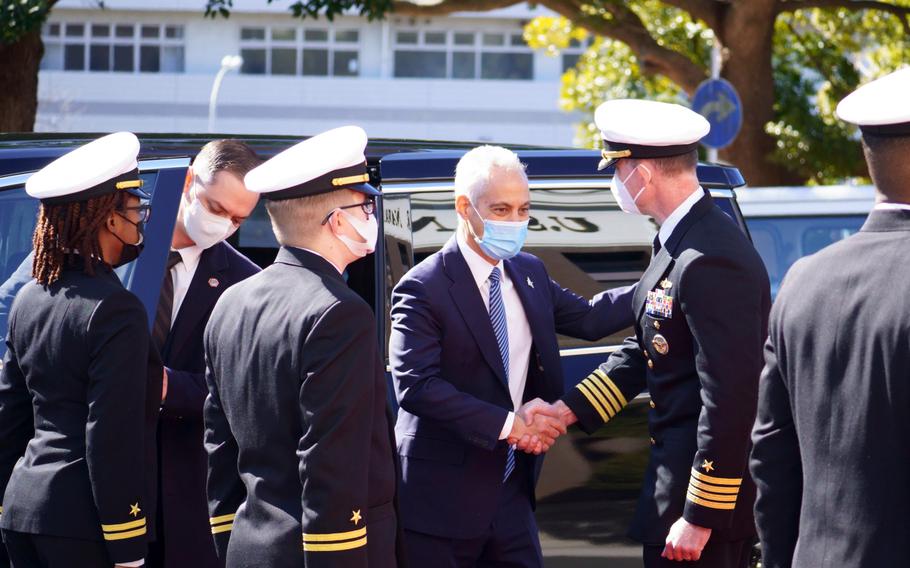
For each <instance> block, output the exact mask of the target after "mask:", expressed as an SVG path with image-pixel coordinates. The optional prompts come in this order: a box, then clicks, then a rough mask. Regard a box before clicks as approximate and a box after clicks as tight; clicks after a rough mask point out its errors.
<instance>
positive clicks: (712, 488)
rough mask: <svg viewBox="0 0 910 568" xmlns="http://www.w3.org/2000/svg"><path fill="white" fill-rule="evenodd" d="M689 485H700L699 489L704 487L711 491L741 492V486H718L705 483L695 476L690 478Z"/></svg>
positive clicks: (736, 493) (734, 493) (735, 493)
mask: <svg viewBox="0 0 910 568" xmlns="http://www.w3.org/2000/svg"><path fill="white" fill-rule="evenodd" d="M689 487H698V488H699V489H703V490H705V491H707V492H709V493H727V494H733V495H738V494H739V487H717V486H716V485H708V484H707V483H703V482H701V481H699V480H697V479H695V478H692V479H690V480H689Z"/></svg>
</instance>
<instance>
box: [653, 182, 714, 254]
mask: <svg viewBox="0 0 910 568" xmlns="http://www.w3.org/2000/svg"><path fill="white" fill-rule="evenodd" d="M704 195H705V190H704V189H702V188H701V186H699V187H698V188H696V189H695V191H693V192H692V194H691V195H690V196H689V197H687V198H686V200H685V201H683V202H682V203H680V204H679V206H678V207H677V208H676V209H674V210H673V213H670V216H669V217H667V220H666V221H664V224H663V225H661V226H660V231H658V233H657V238H658V239H660V246H662V247H665V246H667V240H668V239H669V238H670V235H672V234H673V230H674V229H675V228H676V226H677V225H679V222H680V221H682V219H683V217H685V216H686V215H687V214H688V213H689V211H691V210H692V207H694V206H695V204H696V203H698V200H699V199H701V198H702V197H704Z"/></svg>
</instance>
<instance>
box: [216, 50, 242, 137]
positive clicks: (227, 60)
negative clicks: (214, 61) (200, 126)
mask: <svg viewBox="0 0 910 568" xmlns="http://www.w3.org/2000/svg"><path fill="white" fill-rule="evenodd" d="M241 65H243V58H242V57H240V56H239V55H225V56H224V57H222V58H221V69H219V70H218V73H217V74H216V75H215V82H214V83H212V92H211V94H210V95H209V133H212V132H214V131H215V107H216V106H217V104H218V91H219V90H221V81H223V80H224V76H225V75H226V74H227V73H228V72H229V71H236V70H237V69H240V66H241Z"/></svg>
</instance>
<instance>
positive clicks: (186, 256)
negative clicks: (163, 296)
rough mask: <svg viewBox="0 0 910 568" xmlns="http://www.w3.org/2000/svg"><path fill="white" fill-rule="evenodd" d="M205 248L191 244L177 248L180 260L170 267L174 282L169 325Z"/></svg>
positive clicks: (174, 316)
mask: <svg viewBox="0 0 910 568" xmlns="http://www.w3.org/2000/svg"><path fill="white" fill-rule="evenodd" d="M203 250H205V249H203V248H202V247H200V246H197V245H192V246H188V247H184V248H182V249H178V250H177V252H178V253H180V259H181V262H178V263H177V264H175V265H174V266H173V268H171V278H172V279H173V282H174V304H173V307H172V308H171V327H173V326H174V322H175V321H177V314H179V313H180V306H181V304H183V299H184V298H186V292H187V290H189V289H190V283H192V281H193V276H195V275H196V269H197V268H199V257H200V256H202V251H203Z"/></svg>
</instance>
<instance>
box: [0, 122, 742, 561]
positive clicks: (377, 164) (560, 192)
mask: <svg viewBox="0 0 910 568" xmlns="http://www.w3.org/2000/svg"><path fill="white" fill-rule="evenodd" d="M95 137H97V136H96V135H77V134H72V135H62V134H53V135H37V134H36V135H5V136H0V337H5V335H6V325H7V324H6V317H7V313H8V311H9V306H10V303H11V302H12V297H13V295H14V294H15V291H16V289H17V286H16V285H15V282H16V281H17V280H19V281H21V278H22V277H23V275H25V277H26V278H27V275H28V273H29V271H30V266H29V265H28V262H26V258H27V256H28V254H29V252H30V251H31V247H32V244H31V237H32V231H33V229H34V225H35V219H36V213H37V210H38V203H37V201H35V200H33V199H31V198H29V197H28V196H27V195H26V194H25V190H24V189H23V184H24V183H25V180H26V179H27V178H28V176H29V173H30V172H33V171H35V170H37V169H40V168H41V167H42V166H44V165H45V164H46V163H48V162H49V161H51V160H53V159H54V158H57V157H58V156H60V155H62V154H64V153H65V152H67V151H69V150H71V149H73V148H75V147H76V146H79V145H81V144H84V143H85V142H87V141H88V140H90V139H92V138H95ZM213 137H215V136H199V135H142V136H140V139H141V142H142V150H141V154H140V166H139V167H140V170H141V175H142V177H143V179H144V180H145V181H146V188H149V189H151V190H152V193H153V197H152V216H151V219H150V221H149V224H148V226H147V227H146V240H145V242H146V248H145V251H144V252H143V253H142V255H141V256H140V257H139V259H138V260H137V261H135V262H133V263H132V264H130V265H127V266H124V267H122V268H120V269H118V274H120V276H121V278H122V279H123V281H124V283H125V284H126V285H127V287H129V288H130V289H131V290H132V291H133V292H135V293H136V294H137V295H138V296H139V298H140V299H141V300H142V301H143V303H144V304H145V306H146V308H147V309H148V311H149V316H150V317H149V321H154V312H155V302H157V300H158V296H159V290H160V286H161V282H162V279H163V275H164V266H165V261H166V258H167V252H168V249H169V245H170V240H171V232H172V230H173V226H174V222H175V218H176V213H177V206H178V204H179V199H180V194H181V190H182V186H183V180H184V176H185V173H186V167H187V165H188V164H189V162H190V157H191V156H193V155H195V153H196V152H197V151H198V149H199V148H200V147H201V146H202V145H203V144H204V143H205V142H207V141H208V140H210V139H212V138H213ZM240 138H241V139H242V140H244V141H245V142H247V143H248V144H250V145H251V146H252V147H253V148H255V150H256V151H257V152H258V153H259V154H260V155H261V156H262V157H263V158H266V157H269V156H272V155H274V154H276V153H278V152H280V151H281V150H284V149H285V148H287V147H289V146H291V145H292V144H294V143H296V142H298V141H299V139H297V138H290V137H256V136H241V137H240ZM473 146H474V145H473V144H465V143H444V142H423V141H401V140H374V141H372V142H371V143H370V145H369V147H368V149H367V155H368V161H369V169H370V176H371V178H372V179H371V181H372V183H373V184H374V185H376V186H378V187H381V188H382V190H383V197H382V198H381V200H380V203H379V205H380V209H379V213H378V217H379V221H380V230H381V234H382V235H383V238H381V239H380V240H379V243H378V244H377V251H376V254H374V255H370V256H367V257H366V258H364V259H362V260H360V261H358V262H356V263H354V264H352V265H351V266H350V267H349V268H348V273H349V279H348V284H349V285H350V286H351V287H352V288H353V289H354V290H356V291H357V292H358V293H359V294H360V295H361V296H362V297H363V298H364V299H366V300H367V302H369V303H370V305H371V306H372V307H373V309H374V310H375V312H376V314H377V318H376V320H377V328H376V337H377V340H378V341H380V342H382V344H383V346H382V349H383V352H386V351H387V349H386V343H387V341H388V334H389V297H390V294H391V290H392V288H393V286H394V285H395V283H396V282H397V281H398V279H399V278H401V276H402V275H404V273H405V272H407V270H408V269H410V268H411V267H412V266H414V264H415V263H417V262H420V261H421V260H422V259H424V258H426V257H427V256H428V255H430V254H432V253H433V252H435V251H437V250H438V249H439V248H441V247H442V245H443V244H444V243H445V242H446V240H447V239H448V238H449V237H450V236H451V235H452V233H453V231H454V230H455V227H456V224H457V222H456V216H455V212H454V206H453V204H454V198H453V175H454V172H455V164H456V163H457V161H458V159H459V158H460V157H461V156H462V155H463V154H464V153H465V152H466V151H467V150H468V149H470V148H471V147H473ZM511 148H512V149H513V150H515V151H516V152H517V153H518V155H519V156H520V157H521V160H522V162H524V163H525V164H527V171H528V177H529V178H530V186H531V202H532V208H531V214H532V216H531V223H530V231H529V234H528V240H527V244H526V245H525V248H524V250H525V251H527V252H530V253H532V254H534V255H536V256H538V257H539V258H540V259H541V260H543V261H544V262H545V263H546V266H547V270H548V271H549V273H550V275H551V276H552V277H553V278H554V279H555V280H556V281H557V282H559V283H560V284H561V285H563V286H565V287H568V288H571V289H572V290H574V291H575V292H577V293H579V294H581V295H584V296H586V297H591V296H593V295H594V294H596V293H598V292H600V291H602V290H604V289H607V288H612V287H615V286H620V285H625V284H631V283H634V282H636V281H637V280H638V279H639V277H640V276H641V274H642V272H643V271H644V269H645V268H646V267H647V265H648V262H649V260H650V255H651V244H652V241H653V239H654V236H655V235H656V233H657V226H656V225H655V224H654V222H653V221H651V220H649V219H647V218H645V217H640V216H633V215H626V214H624V213H623V212H622V211H620V210H619V208H618V206H617V205H616V202H615V201H614V200H613V198H612V196H611V194H610V192H609V184H610V179H611V176H612V170H611V169H610V170H605V171H603V172H597V163H598V161H599V160H600V154H599V153H598V152H596V151H593V150H575V149H566V148H541V147H520V146H511ZM698 177H699V180H700V181H701V184H702V186H703V187H705V188H706V189H709V190H710V191H711V194H712V195H713V196H714V198H715V201H716V202H717V204H718V205H719V206H720V207H721V208H722V209H723V210H724V211H725V212H726V213H727V214H728V215H729V216H730V217H731V218H733V219H734V220H735V221H736V223H737V224H738V225H739V226H740V227H742V229H743V231H746V228H745V224H744V223H743V219H742V215H741V214H740V211H739V207H738V206H737V204H736V198H735V195H734V192H733V189H734V188H735V187H739V186H741V185H743V183H744V182H743V178H742V176H741V175H740V173H739V171H738V170H736V169H735V168H731V167H725V166H719V165H712V164H701V165H699V167H698ZM230 242H231V244H233V245H234V246H235V247H237V248H238V249H239V250H240V251H241V252H243V253H244V254H246V255H247V256H249V257H250V258H251V259H252V260H253V261H254V262H256V263H258V264H259V265H260V266H263V267H264V266H267V265H268V264H270V263H271V262H272V261H273V259H274V257H275V253H276V252H277V248H278V243H277V242H276V241H275V238H274V236H273V235H272V230H271V224H270V222H269V219H268V216H267V215H266V212H265V208H264V207H263V205H262V203H260V205H259V206H258V207H257V208H256V210H255V212H254V213H253V215H252V216H251V218H250V219H249V220H248V221H247V222H246V223H245V224H244V225H243V227H241V229H240V230H239V231H238V232H237V233H236V234H235V235H234V236H232V237H231V239H230ZM17 271H18V272H17ZM629 331H630V330H626V331H625V332H623V333H618V334H616V335H613V336H610V337H606V338H604V339H603V340H601V341H597V342H585V341H580V340H576V339H571V338H567V337H560V348H561V355H562V364H563V370H564V372H565V377H566V383H567V384H566V388H567V389H568V388H571V387H572V386H574V384H575V383H576V382H578V381H579V380H580V379H582V378H584V377H585V376H587V374H588V372H590V370H591V369H593V368H594V367H595V366H597V365H598V364H599V363H600V362H602V361H603V360H604V359H605V358H606V357H607V356H608V354H609V353H610V352H611V351H613V350H614V349H615V348H616V347H617V345H618V344H619V343H620V342H621V341H622V338H623V337H624V336H626V335H628V333H627V332H629ZM5 350H6V346H5V344H2V342H0V356H2V354H3V353H4V352H5ZM389 398H390V401H391V402H392V403H393V404H394V400H395V399H394V396H393V395H392V390H391V385H390V390H389ZM649 402H650V401H649V397H648V396H647V395H642V396H639V397H638V398H636V399H635V400H634V401H633V403H632V404H630V405H629V407H628V408H626V409H625V410H624V411H623V412H622V413H620V414H619V415H618V416H617V417H616V418H614V419H613V420H612V421H611V422H610V423H609V424H608V425H606V426H605V427H604V428H602V429H601V430H600V431H599V432H598V433H597V434H596V435H594V436H585V435H584V434H582V433H580V432H578V431H572V432H570V435H569V436H566V437H564V438H562V439H561V440H560V441H559V442H558V443H557V444H556V445H555V446H554V447H553V448H552V449H551V450H550V453H549V456H548V458H547V460H546V462H545V465H544V469H543V474H542V476H541V479H540V484H539V486H538V499H539V500H538V503H539V506H538V509H537V518H538V522H539V526H540V532H541V543H542V545H543V554H544V556H545V558H546V564H547V566H551V567H558V568H569V567H571V568H580V567H586V566H603V565H605V561H607V560H609V565H610V566H613V567H616V568H621V567H625V566H629V567H632V566H635V567H638V566H641V560H640V558H641V549H640V546H639V545H637V544H635V543H633V542H632V541H630V540H628V539H627V538H626V537H625V530H626V527H627V525H628V522H629V520H630V518H631V516H632V513H633V510H634V508H635V502H636V499H637V496H638V491H639V487H640V485H641V481H642V477H643V474H644V470H645V465H646V463H647V459H648V451H649V439H648V427H647V412H648V405H649Z"/></svg>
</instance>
